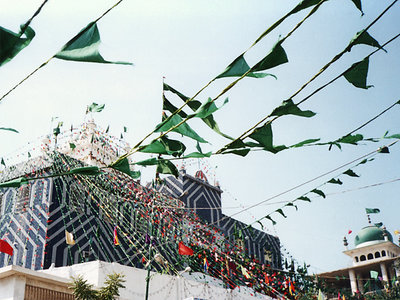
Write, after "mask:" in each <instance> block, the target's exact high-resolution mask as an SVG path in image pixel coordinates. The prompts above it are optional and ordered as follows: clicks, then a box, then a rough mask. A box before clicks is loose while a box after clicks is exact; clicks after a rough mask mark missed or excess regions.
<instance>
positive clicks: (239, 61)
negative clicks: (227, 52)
mask: <svg viewBox="0 0 400 300" xmlns="http://www.w3.org/2000/svg"><path fill="white" fill-rule="evenodd" d="M249 70H250V67H249V65H248V64H247V62H246V60H245V59H244V57H243V54H242V55H240V56H239V57H237V58H236V59H235V60H234V61H233V62H232V63H231V64H230V65H229V66H227V67H226V69H225V71H224V72H222V73H221V74H219V75H218V76H217V77H216V78H223V77H241V76H243V75H244V74H245V73H246V72H247V71H249ZM246 76H247V77H255V78H263V77H266V76H273V77H275V79H276V76H275V75H272V74H268V73H254V72H249V73H248V74H247V75H246Z"/></svg>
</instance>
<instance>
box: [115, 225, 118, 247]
mask: <svg viewBox="0 0 400 300" xmlns="http://www.w3.org/2000/svg"><path fill="white" fill-rule="evenodd" d="M114 245H116V246H118V245H119V241H118V234H117V226H115V227H114Z"/></svg>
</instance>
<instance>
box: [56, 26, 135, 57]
mask: <svg viewBox="0 0 400 300" xmlns="http://www.w3.org/2000/svg"><path fill="white" fill-rule="evenodd" d="M100 42H101V40H100V33H99V29H98V28H97V24H96V23H93V22H92V23H90V24H89V25H87V26H86V27H85V28H84V29H82V30H81V31H80V32H79V33H78V34H77V35H76V36H75V37H74V38H72V39H71V40H70V41H69V42H68V43H66V44H65V45H64V46H63V47H62V49H61V50H60V51H59V52H58V53H57V54H56V55H55V56H54V57H56V58H59V59H64V60H72V61H84V62H95V63H103V64H121V65H132V63H129V62H121V61H117V62H111V61H107V60H105V59H104V58H103V57H102V56H101V55H100V53H99V46H100Z"/></svg>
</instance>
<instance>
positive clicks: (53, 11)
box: [0, 0, 400, 272]
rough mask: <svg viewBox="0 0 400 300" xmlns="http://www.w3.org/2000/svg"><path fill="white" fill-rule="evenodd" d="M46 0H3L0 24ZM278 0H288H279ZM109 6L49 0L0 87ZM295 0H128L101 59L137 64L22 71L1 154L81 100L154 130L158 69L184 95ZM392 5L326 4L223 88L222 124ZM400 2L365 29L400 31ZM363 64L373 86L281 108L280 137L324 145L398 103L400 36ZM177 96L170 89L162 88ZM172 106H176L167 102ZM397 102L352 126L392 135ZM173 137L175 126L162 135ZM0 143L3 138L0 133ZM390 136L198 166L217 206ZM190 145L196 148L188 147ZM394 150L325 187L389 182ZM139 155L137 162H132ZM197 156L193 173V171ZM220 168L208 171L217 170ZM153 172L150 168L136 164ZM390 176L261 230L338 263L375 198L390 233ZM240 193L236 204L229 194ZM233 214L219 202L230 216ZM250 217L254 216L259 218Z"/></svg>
mask: <svg viewBox="0 0 400 300" xmlns="http://www.w3.org/2000/svg"><path fill="white" fill-rule="evenodd" d="M41 2H42V1H32V0H29V1H28V0H24V1H14V2H10V1H4V0H0V8H1V9H0V26H3V27H6V28H8V29H12V30H14V31H17V30H18V27H19V25H20V24H22V23H24V21H26V20H27V19H28V18H29V17H30V16H31V15H32V14H33V12H34V11H35V9H36V8H37V7H38V6H39V5H40V4H41ZM282 2H284V3H282ZM113 3H114V2H113V1H94V0H91V1H84V3H83V2H82V1H71V0H69V1H66V0H65V1H61V0H59V1H49V3H47V4H46V6H45V7H44V8H43V11H42V13H41V14H40V15H39V16H38V17H37V18H36V19H35V20H34V21H33V23H32V27H33V28H34V29H35V31H36V34H37V36H36V37H35V39H34V40H33V41H32V43H31V45H30V46H29V47H27V48H26V49H25V50H23V51H22V52H21V53H20V54H19V55H18V56H17V57H16V58H15V59H14V60H12V61H11V62H9V63H8V64H6V65H4V66H2V67H1V69H0V82H1V84H0V93H1V94H4V93H5V92H6V91H8V90H9V89H10V88H11V87H12V86H13V85H14V84H15V83H16V82H18V81H19V80H21V79H22V78H23V77H24V76H26V75H27V74H28V73H29V72H31V71H32V70H33V69H35V68H36V67H37V66H39V65H40V64H41V63H43V62H44V61H46V60H47V59H48V58H49V57H51V56H52V55H54V54H55V53H56V52H57V51H58V50H59V49H60V48H61V47H62V45H64V44H65V43H66V42H67V41H68V40H69V39H70V38H72V37H73V36H74V35H75V34H77V33H78V32H79V31H80V30H81V29H82V28H83V27H84V26H86V25H87V24H88V23H89V22H90V21H92V20H94V19H95V18H97V17H98V16H99V15H100V14H101V13H102V12H103V11H105V10H106V9H107V8H108V7H110V6H111V5H112V4H113ZM296 3H297V1H278V0H273V1H253V0H251V1H232V0H220V1H204V0H203V1H193V0H192V1H168V0H165V1H146V2H143V1H128V0H125V1H123V2H122V3H121V4H120V5H119V6H118V7H117V8H115V9H114V10H113V11H111V12H110V13H109V14H108V15H107V16H106V17H104V18H103V19H102V20H101V21H100V22H99V23H98V27H99V30H100V34H101V38H102V48H101V51H102V54H103V56H104V57H105V58H106V59H108V60H125V61H131V62H133V63H134V64H135V66H133V67H131V66H121V65H102V64H90V63H75V62H67V61H61V60H53V61H51V62H50V63H49V64H48V65H47V66H46V67H45V68H43V69H42V70H40V71H39V72H38V73H37V74H35V75H34V76H33V77H32V78H31V79H29V80H28V81H27V82H25V83H24V84H23V85H22V86H20V87H19V88H18V89H16V90H15V91H14V92H13V93H12V94H10V95H9V96H8V97H7V98H5V99H4V100H3V101H2V102H1V103H0V120H1V121H0V126H2V127H13V128H16V129H18V130H19V131H20V134H18V135H16V134H13V133H8V132H2V133H1V135H2V137H3V143H1V145H0V155H4V156H5V155H6V154H10V153H12V152H13V151H14V150H15V149H18V148H19V147H20V146H23V145H26V144H27V143H28V141H32V140H35V139H36V137H39V136H43V135H45V134H48V133H49V132H50V130H51V128H52V125H51V118H52V117H55V116H57V117H59V119H60V120H62V121H64V123H65V125H66V127H67V128H69V126H70V124H71V123H72V124H74V125H75V126H76V125H78V124H80V123H81V122H83V119H84V113H85V108H86V105H88V104H90V103H92V102H93V101H94V102H97V103H105V104H106V109H105V110H104V111H103V112H102V113H99V114H97V115H96V116H95V118H96V121H97V122H98V124H99V125H100V126H102V127H103V128H105V127H107V125H110V128H111V133H113V134H115V135H116V136H119V135H120V133H121V132H122V128H123V126H126V127H128V129H129V132H128V133H127V135H126V140H128V141H129V142H130V143H131V144H132V145H133V144H134V143H135V142H137V141H138V140H140V139H141V138H142V137H143V136H144V135H145V134H146V133H147V132H149V131H150V130H152V129H153V128H154V127H155V125H156V124H157V123H158V122H159V120H160V114H161V107H162V103H161V93H162V77H163V76H165V77H166V82H167V83H168V84H170V85H171V86H173V87H174V88H176V89H178V90H179V91H181V92H182V93H184V94H186V95H188V96H191V95H193V94H194V93H195V92H197V90H199V89H200V88H201V87H202V86H203V85H204V84H205V83H206V82H208V81H209V80H210V79H212V78H213V77H215V76H216V75H217V74H219V73H221V72H222V71H223V70H224V68H225V67H226V66H227V65H228V64H229V63H230V62H231V61H232V60H233V59H234V58H236V57H237V56H238V55H239V54H240V53H242V52H243V51H244V50H246V49H247V48H248V47H249V46H250V45H251V44H252V42H253V41H254V40H255V39H256V38H257V37H258V36H259V35H260V34H261V33H262V32H263V31H264V30H265V29H266V28H268V26H269V25H271V24H272V23H273V22H274V21H276V20H277V19H278V18H280V17H281V16H283V15H284V14H285V13H286V12H287V11H288V10H289V9H290V8H292V7H294V6H295V4H296ZM389 3H390V2H389V1H371V0H368V1H366V0H364V1H363V6H364V12H365V16H364V17H361V16H360V12H359V11H358V10H357V9H356V7H355V6H354V5H353V3H352V2H351V1H350V0H340V1H339V0H331V1H328V2H327V3H325V4H324V5H323V6H322V7H321V9H320V10H319V11H318V12H317V13H316V14H315V15H314V16H313V17H312V18H311V19H309V20H308V21H306V23H305V24H304V25H303V26H302V27H301V28H300V29H299V31H297V32H296V33H295V34H294V35H293V36H292V37H291V38H289V39H288V40H287V41H285V43H284V44H283V47H284V49H285V50H286V53H287V55H288V58H289V63H288V64H285V65H281V66H279V67H277V68H274V69H272V70H269V72H270V73H273V74H275V75H276V76H277V77H278V80H275V79H273V78H272V77H266V78H264V79H253V78H247V79H245V80H242V81H241V82H240V83H239V84H238V85H237V86H236V87H235V88H234V89H232V90H231V91H230V92H229V93H228V94H227V95H226V96H228V97H229V99H230V102H229V103H228V104H227V105H226V106H225V107H224V108H222V109H221V110H220V111H219V112H217V113H216V114H215V118H216V120H217V121H218V123H219V125H220V127H221V130H222V131H224V132H226V133H228V134H230V135H232V136H238V135H239V134H241V133H242V132H243V131H244V130H245V129H247V128H249V127H250V126H252V125H254V124H255V122H256V121H258V120H259V119H261V118H262V117H263V116H265V115H267V114H268V113H270V112H271V110H272V109H273V108H274V107H276V106H278V105H279V104H280V103H281V102H282V100H284V99H286V98H287V97H288V96H290V95H291V94H292V93H293V92H294V91H296V90H297V89H298V88H299V87H300V86H301V85H302V84H303V83H305V82H306V81H307V80H308V79H309V78H310V77H311V76H312V75H314V74H315V73H316V72H317V71H318V70H319V69H320V68H321V67H322V66H323V65H324V64H325V63H327V62H328V61H329V60H330V59H331V58H332V57H333V56H334V55H335V54H337V53H338V52H340V51H341V50H342V49H343V48H344V47H345V46H346V45H347V43H348V42H349V41H350V39H351V38H352V37H353V36H354V34H355V33H356V32H357V31H360V30H361V29H363V28H364V27H365V26H366V25H367V24H369V23H370V22H371V20H373V19H374V18H375V17H376V16H377V15H378V14H379V13H380V12H381V11H382V10H383V9H384V8H385V7H386V6H388V5H389ZM308 11H309V10H307V11H303V12H301V13H299V14H297V15H294V16H292V17H291V18H290V19H288V20H287V21H285V22H284V23H283V24H282V25H281V27H279V28H278V29H276V30H275V31H274V32H273V33H272V34H271V35H269V36H268V37H267V38H265V39H264V40H263V41H262V42H260V43H259V44H258V45H257V46H256V47H254V48H253V49H252V50H251V51H249V53H248V55H247V56H246V59H247V60H248V62H249V63H250V64H253V63H256V62H257V61H258V60H260V59H261V58H262V57H263V56H265V55H266V54H267V53H268V52H269V50H270V49H271V47H272V45H273V44H274V43H275V42H276V41H277V40H278V38H279V36H280V35H281V36H285V35H286V33H287V32H288V31H290V30H291V29H292V28H293V26H294V25H295V24H297V22H299V21H300V20H301V19H302V18H303V17H304V16H305V15H306V13H308ZM399 18H400V7H399V5H395V7H393V8H392V9H391V11H390V12H388V13H387V15H385V16H384V17H383V19H382V20H381V21H379V22H378V23H377V24H376V25H375V26H374V27H373V28H371V30H370V31H369V32H370V34H371V35H372V36H373V37H375V38H376V39H377V40H378V41H379V42H380V43H384V42H385V41H386V40H387V39H389V38H391V37H392V36H393V35H394V34H397V33H398V32H396V27H397V26H396V25H397V24H398V20H399ZM386 48H387V50H388V53H387V54H385V53H384V52H379V53H377V54H376V55H374V56H373V57H372V58H371V60H370V72H369V76H368V84H372V85H374V86H375V87H374V88H371V89H369V90H361V89H357V88H355V87H353V86H352V85H350V84H349V83H347V82H346V81H345V80H344V79H343V78H341V79H339V80H338V81H337V82H335V83H334V84H333V85H331V86H329V87H328V88H326V89H325V90H323V91H322V92H320V93H319V94H317V95H316V96H314V97H312V98H311V99H310V100H309V101H307V102H306V103H304V104H303V105H302V106H301V108H302V109H310V110H312V111H314V112H316V113H317V115H316V116H315V117H313V118H311V119H304V118H300V117H294V116H287V117H283V118H281V119H280V120H278V121H277V122H274V123H273V131H274V138H275V144H287V145H289V144H294V143H296V142H299V141H302V140H304V139H307V138H321V139H322V140H323V141H331V140H334V139H336V138H339V137H341V136H342V135H344V134H346V133H347V132H349V131H351V130H353V129H355V128H356V127H358V126H359V125H361V124H362V123H364V122H365V121H367V120H369V119H370V118H371V117H373V116H375V115H376V114H378V113H379V112H380V111H382V110H383V109H385V108H386V107H388V106H389V105H391V104H392V103H394V102H395V101H397V100H398V99H399V89H400V85H399V84H398V78H399V70H400V68H399V67H400V66H399V64H400V59H399V57H398V55H397V54H398V53H399V42H398V41H396V42H394V43H392V44H391V45H389V46H388V47H386ZM372 50H373V48H371V47H368V46H357V47H355V48H353V50H352V51H351V52H350V53H348V54H346V55H345V56H344V57H343V59H342V60H340V61H339V62H338V63H337V64H335V65H334V66H333V67H332V69H329V70H328V71H327V72H326V74H324V75H323V76H321V78H319V79H318V80H316V82H315V83H313V84H312V85H311V86H310V87H308V88H307V89H306V90H305V91H303V92H302V93H301V94H300V95H299V96H298V97H296V98H295V99H294V101H295V102H298V101H299V100H301V99H302V98H303V97H304V96H306V95H308V93H310V92H312V91H313V90H314V89H315V88H317V87H319V86H320V85H322V84H324V83H325V82H327V81H328V80H330V79H331V78H333V77H334V76H336V75H337V74H339V73H340V72H342V71H343V70H344V69H345V68H347V67H348V66H350V65H351V64H352V63H354V62H356V61H358V60H360V59H362V58H363V57H364V55H366V54H367V53H369V52H370V51H372ZM230 82H231V79H220V80H219V81H218V82H216V83H215V84H214V85H213V86H211V87H210V88H209V89H207V90H206V91H205V92H203V93H202V94H201V95H200V97H199V99H201V100H203V101H204V100H206V99H207V97H209V96H211V97H212V96H215V95H217V94H218V93H219V92H220V91H221V90H222V89H223V88H224V87H225V86H226V85H228V84H229V83H230ZM170 98H172V97H170ZM175 103H176V104H178V102H175ZM399 109H400V107H395V108H393V109H392V110H391V111H389V112H388V113H386V114H385V115H384V116H383V117H381V118H379V119H378V120H376V121H374V122H373V123H371V124H370V125H368V126H367V127H365V128H363V129H362V130H360V132H359V133H362V134H364V135H365V136H367V137H380V136H382V135H383V134H384V133H385V131H386V130H390V132H391V133H400V128H399V121H398V120H399V118H398V114H399ZM190 124H191V125H192V126H193V128H195V129H196V130H198V132H199V134H200V135H202V136H204V137H206V139H207V140H209V141H210V142H211V145H204V146H203V148H204V149H203V150H204V151H212V150H217V149H219V148H220V147H221V146H222V145H224V143H226V142H227V141H226V140H224V139H222V138H220V137H219V136H216V135H215V134H214V133H213V132H212V131H210V130H208V128H206V127H205V126H203V124H202V123H200V122H197V123H196V122H193V123H190ZM171 137H172V135H171ZM4 141H5V142H4ZM388 142H389V141H386V142H382V143H374V144H365V145H359V146H357V147H355V146H344V147H343V150H342V151H339V150H338V149H336V148H334V149H332V150H331V151H328V149H327V147H306V148H300V149H294V150H287V151H283V152H281V153H278V154H275V155H273V154H271V153H268V152H265V153H264V152H257V153H251V154H249V155H248V156H247V157H245V158H242V157H237V156H233V155H226V156H220V157H213V158H211V159H209V160H208V161H207V165H208V166H210V167H207V171H208V172H209V176H211V177H212V176H213V175H214V174H215V175H216V177H217V180H218V181H219V182H220V184H221V186H222V188H223V189H225V190H227V191H229V192H225V193H224V194H223V205H224V206H225V207H232V206H238V203H240V204H241V205H243V206H250V205H252V204H254V203H257V202H259V201H262V200H264V199H268V198H270V197H271V196H273V195H275V194H278V193H281V192H283V191H285V190H287V189H290V188H292V187H294V186H296V185H298V184H300V183H302V182H304V181H307V180H309V179H311V178H313V177H315V176H318V175H320V174H322V173H325V172H327V171H330V170H332V169H334V168H336V167H338V166H340V165H342V164H344V163H347V162H349V161H351V160H352V159H354V158H357V157H360V156H362V155H363V154H365V153H369V152H371V151H373V150H374V149H377V148H378V147H379V146H381V145H383V144H385V143H388ZM188 144H189V145H192V147H193V146H194V145H193V144H192V143H191V142H188ZM398 147H399V146H398V145H396V146H394V147H392V148H391V154H389V155H383V154H381V155H378V156H377V157H376V160H375V161H373V162H370V163H368V164H365V165H362V166H360V167H358V168H357V169H354V171H356V172H357V173H358V174H360V175H361V177H360V178H350V177H341V180H342V181H343V182H344V184H343V185H342V186H333V185H331V186H327V187H323V188H321V189H323V190H324V191H325V192H326V193H339V192H342V191H345V190H350V189H356V188H358V187H361V186H365V185H370V184H374V183H378V182H384V181H387V180H391V179H395V178H397V177H400V176H399V172H398V165H399V150H398ZM139 158H141V157H138V158H137V159H139ZM196 166H197V164H194V166H193V167H192V168H194V169H195V167H196ZM215 167H217V168H215ZM345 170H346V169H343V170H341V171H338V172H336V173H334V174H332V175H329V176H327V177H324V178H322V179H320V180H318V181H316V182H315V183H312V184H309V185H307V186H305V187H303V188H301V189H298V190H295V191H293V192H291V193H289V194H287V195H285V196H282V197H279V198H277V199H274V200H273V201H270V202H275V201H291V200H293V199H295V198H297V197H298V196H300V195H302V194H303V193H305V192H307V191H309V190H312V189H313V188H315V187H316V186H318V185H320V184H321V183H323V182H326V181H327V180H329V179H330V178H331V177H333V176H334V175H337V174H340V173H341V172H343V171H345ZM143 173H144V177H145V178H151V176H152V170H151V169H148V170H143ZM398 188H399V183H391V184H385V185H382V186H379V187H375V188H370V189H364V190H358V191H353V192H348V193H342V194H335V195H332V196H329V197H327V198H326V199H322V198H314V199H313V202H312V203H301V204H300V205H299V211H297V212H296V211H295V210H294V209H293V208H286V209H285V213H287V215H288V218H287V219H283V218H282V217H280V216H276V217H275V219H276V221H277V222H278V224H277V225H276V226H275V228H274V227H272V225H271V224H270V222H269V221H265V222H263V223H264V224H265V226H266V231H267V232H269V233H271V234H277V235H278V236H279V237H280V238H281V242H282V244H283V246H284V247H285V248H286V249H287V250H288V251H289V252H290V254H292V255H293V256H294V257H295V258H296V259H297V260H298V261H300V262H303V261H306V262H307V263H309V264H311V265H312V266H313V269H312V270H313V271H316V272H319V271H328V270H332V269H337V268H341V267H345V266H346V265H347V259H346V257H345V256H344V255H343V254H342V253H341V251H342V250H343V244H342V239H343V236H344V235H345V234H346V233H347V231H348V230H349V229H351V230H353V234H352V235H350V240H351V242H350V245H353V243H352V239H353V238H354V234H355V232H357V231H358V230H359V229H360V228H361V227H362V226H364V225H366V224H367V222H366V217H365V213H364V208H365V207H379V208H380V209H381V211H382V212H381V214H379V215H376V216H373V220H374V221H376V222H378V221H382V222H384V223H385V224H386V226H387V227H388V229H389V230H390V231H391V232H393V230H395V229H398V228H399V227H400V224H398V222H397V219H398V218H397V213H396V212H397V201H398V193H397V192H396V191H397V190H398ZM234 198H236V199H237V200H235V199H234ZM281 205H282V204H275V205H261V206H258V207H257V208H254V209H252V210H250V211H249V213H247V212H244V213H242V214H240V215H238V216H237V218H238V219H240V220H242V221H245V222H252V221H253V220H254V219H253V217H254V218H256V219H258V218H261V217H263V216H265V215H266V214H268V213H269V212H271V211H273V210H274V209H276V208H278V207H280V206H281ZM235 211H237V210H233V209H225V210H224V212H225V213H226V214H228V215H229V214H231V213H234V212H235ZM257 226H258V225H256V227H257Z"/></svg>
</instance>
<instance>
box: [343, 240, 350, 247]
mask: <svg viewBox="0 0 400 300" xmlns="http://www.w3.org/2000/svg"><path fill="white" fill-rule="evenodd" d="M343 245H344V246H345V247H346V249H347V246H348V245H349V243H347V238H346V237H344V238H343Z"/></svg>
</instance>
